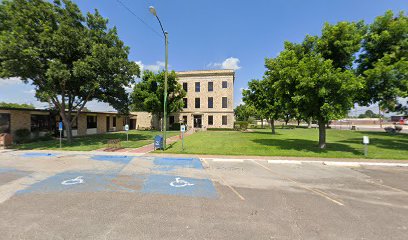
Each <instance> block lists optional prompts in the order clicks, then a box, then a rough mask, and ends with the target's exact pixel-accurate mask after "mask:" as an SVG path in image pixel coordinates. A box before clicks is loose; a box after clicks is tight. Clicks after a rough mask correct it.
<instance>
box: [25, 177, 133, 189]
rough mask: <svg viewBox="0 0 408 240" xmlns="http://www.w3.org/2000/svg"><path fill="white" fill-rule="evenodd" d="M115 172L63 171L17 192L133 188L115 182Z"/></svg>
mask: <svg viewBox="0 0 408 240" xmlns="http://www.w3.org/2000/svg"><path fill="white" fill-rule="evenodd" d="M116 177H117V174H116V173H111V172H108V173H104V174H96V173H89V172H63V173H59V174H56V175H54V176H51V177H49V178H47V179H44V180H42V181H40V182H37V183H35V184H33V185H31V186H30V187H28V188H26V189H24V190H21V191H19V192H17V194H27V193H53V192H100V191H109V192H114V191H127V192H134V190H132V189H129V188H126V187H123V186H121V185H119V184H117V183H116V181H115V179H116Z"/></svg>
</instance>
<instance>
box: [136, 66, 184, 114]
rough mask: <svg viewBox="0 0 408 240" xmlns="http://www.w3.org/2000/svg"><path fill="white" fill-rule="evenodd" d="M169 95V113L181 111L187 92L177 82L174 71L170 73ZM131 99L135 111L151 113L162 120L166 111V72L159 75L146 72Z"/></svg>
mask: <svg viewBox="0 0 408 240" xmlns="http://www.w3.org/2000/svg"><path fill="white" fill-rule="evenodd" d="M167 93H168V96H167V113H171V112H179V111H181V110H182V109H183V104H184V102H183V98H184V97H185V96H186V92H185V91H184V90H183V88H182V86H181V84H180V83H179V82H178V81H177V75H176V73H175V72H174V71H171V72H169V74H168V77H167ZM130 98H131V102H132V105H131V109H132V110H133V111H146V112H150V113H152V114H155V115H156V116H158V117H159V118H160V119H161V118H162V117H163V110H164V109H163V100H164V99H163V98H164V71H161V72H159V73H154V72H152V71H144V72H143V76H142V79H141V80H140V82H138V83H136V85H135V86H134V88H133V92H132V93H131V96H130Z"/></svg>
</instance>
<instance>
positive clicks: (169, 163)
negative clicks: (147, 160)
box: [153, 158, 203, 170]
mask: <svg viewBox="0 0 408 240" xmlns="http://www.w3.org/2000/svg"><path fill="white" fill-rule="evenodd" d="M153 163H154V164H155V165H156V166H158V167H159V168H160V170H172V169H174V168H177V167H178V168H195V169H203V165H202V164H201V162H200V160H199V159H198V158H155V159H154V161H153Z"/></svg>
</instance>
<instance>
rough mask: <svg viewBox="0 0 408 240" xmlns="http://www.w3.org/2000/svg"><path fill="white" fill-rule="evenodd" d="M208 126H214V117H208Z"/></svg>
mask: <svg viewBox="0 0 408 240" xmlns="http://www.w3.org/2000/svg"><path fill="white" fill-rule="evenodd" d="M208 125H214V117H213V116H208Z"/></svg>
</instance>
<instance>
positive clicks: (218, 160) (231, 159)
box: [203, 158, 246, 163]
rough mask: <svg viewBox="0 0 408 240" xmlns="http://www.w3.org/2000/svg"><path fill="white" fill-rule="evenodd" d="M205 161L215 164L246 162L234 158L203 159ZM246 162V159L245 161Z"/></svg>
mask: <svg viewBox="0 0 408 240" xmlns="http://www.w3.org/2000/svg"><path fill="white" fill-rule="evenodd" d="M203 159H205V160H211V161H213V162H241V163H242V162H244V159H236V158H235V159H234V158H203ZM245 160H246V159H245Z"/></svg>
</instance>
